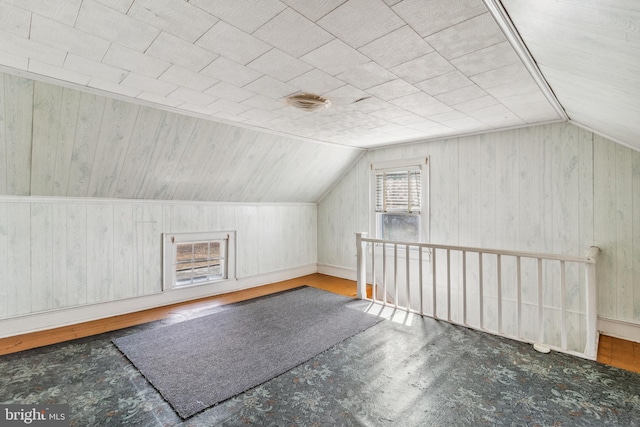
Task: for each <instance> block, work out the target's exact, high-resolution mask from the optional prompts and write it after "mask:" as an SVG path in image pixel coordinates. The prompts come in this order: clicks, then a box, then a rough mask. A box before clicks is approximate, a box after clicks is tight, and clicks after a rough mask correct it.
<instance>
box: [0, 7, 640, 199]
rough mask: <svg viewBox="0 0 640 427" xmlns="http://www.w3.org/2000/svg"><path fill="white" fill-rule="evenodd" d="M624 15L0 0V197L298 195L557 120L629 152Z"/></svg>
mask: <svg viewBox="0 0 640 427" xmlns="http://www.w3.org/2000/svg"><path fill="white" fill-rule="evenodd" d="M639 25H640V2H638V1H636V0H607V1H605V0H538V1H528V0H502V2H501V1H500V0H323V1H308V0H261V1H253V0H160V1H157V0H58V1H42V0H0V71H4V72H5V73H7V74H6V75H3V76H4V77H3V80H4V86H3V87H4V91H3V92H0V97H2V99H0V101H2V102H0V104H1V105H2V108H3V111H2V117H1V119H2V121H3V123H4V130H2V129H0V131H2V133H0V138H1V139H2V142H4V153H2V151H3V150H2V149H0V155H4V159H5V164H6V167H5V168H4V171H5V172H6V173H5V174H4V175H5V178H2V176H3V174H2V173H0V193H1V194H11V195H66V196H79V197H125V198H163V199H184V200H218V201H249V202H260V201H265V202H272V201H317V200H318V199H319V198H320V197H321V196H322V194H324V192H325V191H326V190H327V189H328V188H330V186H331V185H332V183H333V182H334V181H335V180H336V179H338V177H339V176H341V174H342V173H344V171H345V170H346V169H348V167H349V165H350V164H352V163H353V161H355V159H356V158H357V157H358V156H359V155H360V154H361V152H362V150H363V149H368V148H375V147H379V146H383V145H391V144H397V143H403V142H407V141H415V140H426V139H441V138H444V137H450V136H458V135H463V134H469V133H477V132H489V131H492V130H501V129H507V128H512V127H521V126H528V125H533V124H539V123H546V122H553V121H565V120H571V121H573V122H575V123H577V124H579V125H581V126H583V127H586V128H589V129H592V130H594V131H595V132H598V133H600V134H602V135H604V136H606V137H609V138H612V139H614V140H616V141H618V142H621V143H623V144H625V145H628V146H630V147H634V148H636V149H640V124H639V123H640V121H639V120H638V118H640V96H639V95H640V77H639V76H640V30H639ZM34 80H35V81H36V83H34ZM299 92H311V93H315V94H318V95H322V96H325V97H327V98H328V99H330V100H331V101H332V104H333V105H332V106H331V107H330V108H328V109H326V110H323V111H317V112H304V111H301V110H297V109H295V108H293V107H291V106H288V105H287V104H286V103H285V101H284V98H285V97H286V96H288V95H292V94H296V93H299ZM25 93H26V95H25ZM23 95H24V96H23ZM558 101H559V102H558ZM12 103H13V104H12ZM92 111H93V112H94V113H95V114H96V115H95V116H94V117H87V116H86V115H87V114H89V113H90V112H92ZM1 127H2V126H1V125H0V128H1ZM20 132H23V133H20ZM0 163H2V162H1V161H0ZM0 168H1V165H0ZM67 170H68V171H69V173H70V174H69V175H68V176H66V177H64V176H65V173H66V171H67Z"/></svg>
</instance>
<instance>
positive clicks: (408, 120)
mask: <svg viewBox="0 0 640 427" xmlns="http://www.w3.org/2000/svg"><path fill="white" fill-rule="evenodd" d="M423 120H424V117H422V116H419V115H418V114H413V113H409V112H407V114H405V115H404V116H400V117H394V118H393V119H390V120H389V121H391V122H393V123H395V124H397V125H402V126H407V125H412V124H416V123H421V122H422V121H423Z"/></svg>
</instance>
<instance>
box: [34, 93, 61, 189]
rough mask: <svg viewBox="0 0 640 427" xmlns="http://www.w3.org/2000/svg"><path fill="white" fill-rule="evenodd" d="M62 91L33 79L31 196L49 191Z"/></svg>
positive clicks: (54, 163) (52, 175) (53, 166)
mask: <svg viewBox="0 0 640 427" xmlns="http://www.w3.org/2000/svg"><path fill="white" fill-rule="evenodd" d="M62 92H63V88H62V87H60V86H52V85H48V84H45V83H40V82H35V87H34V97H33V142H32V145H33V148H32V150H31V152H32V159H31V166H32V167H33V169H34V170H37V171H38V173H36V174H33V177H32V179H31V194H34V195H42V194H52V193H53V182H54V179H53V178H54V175H55V165H56V162H55V159H56V148H57V146H58V133H59V127H60V117H61V112H62V109H61V108H60V107H61V104H62Z"/></svg>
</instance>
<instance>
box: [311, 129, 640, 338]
mask: <svg viewBox="0 0 640 427" xmlns="http://www.w3.org/2000/svg"><path fill="white" fill-rule="evenodd" d="M422 156H429V159H430V168H429V171H430V177H429V188H428V194H429V214H430V229H429V236H430V239H429V240H430V242H431V243H440V244H448V245H465V246H483V247H489V248H499V249H513V250H523V251H537V252H547V253H562V254H569V255H580V256H582V255H584V254H585V252H586V250H587V248H588V247H589V246H591V245H596V246H598V247H600V249H601V255H600V259H599V261H598V266H597V272H598V307H599V314H600V315H601V316H605V317H608V318H613V319H618V320H622V321H626V322H635V323H638V324H640V256H638V254H640V153H638V152H636V151H633V150H631V149H629V148H626V147H623V146H621V145H619V144H616V143H614V142H612V141H609V140H606V139H604V138H601V137H599V136H598V135H594V134H593V133H591V132H589V131H587V130H585V129H582V128H579V127H577V126H574V125H572V124H553V125H545V126H534V127H528V128H522V129H518V130H511V131H504V132H496V133H491V134H484V135H477V136H469V137H464V138H454V139H450V140H445V141H429V142H424V143H416V144H411V145H406V146H398V147H390V148H383V149H378V150H372V151H370V152H368V153H367V155H366V156H364V157H363V158H362V159H361V160H360V161H359V163H358V164H357V165H356V166H355V167H354V168H353V169H352V170H351V171H350V172H349V173H348V174H346V175H345V176H344V178H343V180H342V181H341V182H340V183H338V184H337V185H336V186H334V188H333V190H332V192H331V193H329V194H328V195H327V196H326V197H325V198H324V199H323V200H322V202H321V203H320V205H319V208H318V212H319V222H318V236H319V244H318V248H319V254H318V263H319V264H321V265H323V264H324V265H331V266H334V267H337V268H346V269H349V270H355V257H354V256H353V254H354V252H355V243H354V242H355V237H354V233H355V232H357V231H369V232H370V231H371V229H370V222H369V209H370V208H369V202H368V197H367V198H366V199H363V198H359V197H356V196H354V195H356V194H368V193H367V192H368V188H369V182H368V177H369V174H368V171H369V165H370V164H371V163H372V162H377V161H384V160H394V159H403V158H415V157H422ZM440 262H441V260H438V267H441V265H440ZM456 262H458V261H456V260H454V264H455V263H456ZM476 262H477V261H476ZM473 263H474V261H471V263H470V264H471V266H470V267H469V270H468V271H467V273H468V274H469V277H468V279H469V280H472V283H475V282H473V281H474V280H477V278H476V277H475V276H473V274H477V273H473V271H477V266H476V265H474V264H473ZM483 267H484V275H483V280H484V282H485V283H484V285H485V290H484V291H485V304H486V305H485V309H487V310H492V309H494V307H493V306H492V304H493V303H492V302H491V300H492V298H495V295H496V292H497V287H496V286H497V285H496V273H495V272H496V268H497V266H496V262H495V260H490V259H488V260H486V263H485V264H484V265H483ZM514 268H515V266H513V265H509V264H504V265H502V269H503V274H505V277H515V276H514V272H513V271H512V270H513V269H514ZM556 268H559V267H555V266H550V267H545V268H544V269H543V277H544V278H549V277H551V276H552V273H553V271H552V270H549V269H556ZM535 273H536V271H535V269H530V268H529V267H528V266H527V270H523V280H524V281H535V280H537V279H536V277H535ZM456 274H458V273H455V272H454V273H453V275H452V279H453V280H455V279H456V278H457V276H455V275H456ZM566 274H567V283H568V284H569V285H568V287H567V291H566V294H565V295H566V298H567V301H568V304H569V309H570V310H573V312H572V313H573V314H571V316H574V317H575V319H580V313H579V311H580V310H579V308H580V307H584V304H585V294H584V292H583V284H584V280H585V278H584V273H583V272H582V271H580V270H579V269H567V271H566ZM544 282H545V287H544V299H545V305H547V306H548V307H549V309H548V310H549V311H548V312H547V311H545V325H546V328H547V330H546V333H549V334H552V333H554V332H553V331H554V328H555V326H554V325H555V324H557V322H558V317H557V316H558V310H557V307H558V303H557V302H558V301H559V298H560V290H559V283H556V282H554V281H553V280H550V279H549V280H545V281H544ZM509 286H511V284H510V283H505V282H503V289H502V292H503V294H505V292H506V293H507V294H506V295H509V294H508V293H509V292H512V290H509V289H510V288H509ZM526 289H535V287H526ZM439 296H440V295H439V294H438V297H439ZM536 298H537V294H536V293H535V292H534V293H531V291H530V290H526V291H525V293H524V294H523V301H525V302H526V301H531V302H533V301H535V300H536ZM461 303H462V302H461V301H454V302H453V307H452V312H453V310H455V305H456V304H457V305H458V306H459V305H460V304H461ZM470 315H473V313H470ZM534 315H535V313H532V314H531V316H532V318H533V317H534ZM575 319H574V320H571V319H570V321H579V320H575ZM569 327H571V325H569Z"/></svg>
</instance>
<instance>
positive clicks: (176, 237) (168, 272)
mask: <svg viewBox="0 0 640 427" xmlns="http://www.w3.org/2000/svg"><path fill="white" fill-rule="evenodd" d="M214 240H221V241H222V242H223V243H222V245H221V257H222V258H223V262H224V266H221V269H222V277H221V278H218V279H215V280H207V281H199V282H197V283H190V284H186V285H178V284H177V283H176V282H177V280H176V268H175V266H176V263H177V260H176V258H177V247H178V244H184V243H199V242H208V241H214ZM162 258H163V275H162V286H163V290H165V291H166V290H171V289H183V288H189V287H193V286H202V285H206V284H210V283H217V282H223V281H226V280H230V279H235V277H236V232H235V231H208V232H195V233H163V235H162Z"/></svg>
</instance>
